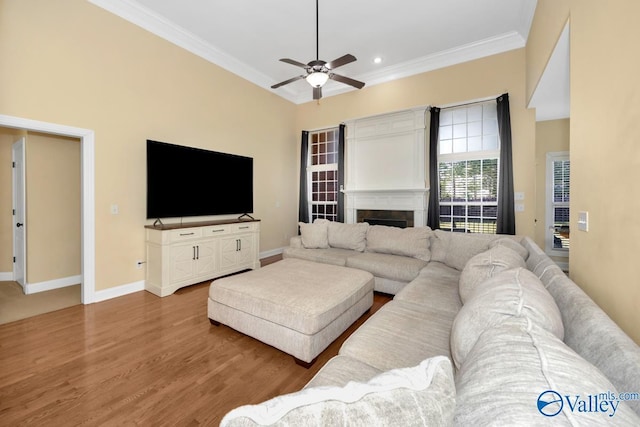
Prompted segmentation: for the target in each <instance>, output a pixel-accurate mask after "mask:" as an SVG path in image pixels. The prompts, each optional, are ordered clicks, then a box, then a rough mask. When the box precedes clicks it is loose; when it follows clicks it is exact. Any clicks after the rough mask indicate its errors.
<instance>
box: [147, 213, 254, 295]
mask: <svg viewBox="0 0 640 427" xmlns="http://www.w3.org/2000/svg"><path fill="white" fill-rule="evenodd" d="M145 229H146V239H147V274H146V280H145V289H146V290H147V291H149V292H151V293H154V294H156V295H158V296H160V297H164V296H167V295H171V294H172V293H174V292H175V291H176V290H177V289H180V288H182V287H184V286H188V285H193V284H194V283H199V282H203V281H205V280H210V279H214V278H216V277H220V276H224V275H227V274H231V273H236V272H238V271H242V270H246V269H257V268H260V259H259V255H258V254H259V246H260V244H259V243H260V221H259V220H222V221H207V222H194V223H187V224H166V225H164V224H163V225H158V226H153V225H147V226H145Z"/></svg>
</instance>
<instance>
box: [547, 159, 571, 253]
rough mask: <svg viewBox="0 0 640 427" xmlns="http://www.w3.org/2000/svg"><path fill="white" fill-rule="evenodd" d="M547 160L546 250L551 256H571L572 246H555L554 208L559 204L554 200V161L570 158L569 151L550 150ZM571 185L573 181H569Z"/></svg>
mask: <svg viewBox="0 0 640 427" xmlns="http://www.w3.org/2000/svg"><path fill="white" fill-rule="evenodd" d="M546 157H547V161H546V171H545V177H546V178H545V181H546V182H545V187H546V192H545V206H544V209H545V223H544V246H545V252H546V253H547V255H549V256H554V257H560V258H569V251H570V247H569V248H567V249H556V248H554V247H553V231H552V230H553V222H554V221H553V219H554V211H553V208H554V207H555V206H557V204H556V203H555V202H554V201H553V193H554V192H553V182H554V176H553V163H554V162H557V161H565V160H570V157H569V152H568V151H550V152H548V153H547V156H546ZM569 187H571V182H569ZM566 205H567V207H568V206H569V202H567V203H566ZM569 215H571V210H569Z"/></svg>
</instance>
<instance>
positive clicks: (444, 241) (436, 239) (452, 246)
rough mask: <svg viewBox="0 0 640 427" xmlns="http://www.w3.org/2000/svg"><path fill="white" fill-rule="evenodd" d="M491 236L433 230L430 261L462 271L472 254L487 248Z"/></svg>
mask: <svg viewBox="0 0 640 427" xmlns="http://www.w3.org/2000/svg"><path fill="white" fill-rule="evenodd" d="M490 241H491V237H488V236H486V235H482V234H466V233H453V232H451V231H442V230H435V232H434V234H433V238H432V242H431V253H432V256H431V261H438V262H441V263H444V264H446V265H448V266H449V267H451V268H455V269H456V270H459V271H462V269H463V268H464V266H465V265H466V264H467V261H469V260H470V259H471V258H472V257H473V256H474V255H477V254H479V253H480V252H484V251H486V250H487V249H489V242H490Z"/></svg>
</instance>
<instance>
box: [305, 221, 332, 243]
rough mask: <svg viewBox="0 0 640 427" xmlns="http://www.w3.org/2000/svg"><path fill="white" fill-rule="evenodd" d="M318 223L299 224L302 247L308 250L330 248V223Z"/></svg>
mask: <svg viewBox="0 0 640 427" xmlns="http://www.w3.org/2000/svg"><path fill="white" fill-rule="evenodd" d="M328 222H329V221H327V222H324V221H317V220H316V222H314V223H313V224H307V223H305V222H299V223H298V225H299V226H300V235H301V236H302V246H304V247H305V248H307V249H326V248H328V247H329V233H328V230H329V227H328V224H327V223H328Z"/></svg>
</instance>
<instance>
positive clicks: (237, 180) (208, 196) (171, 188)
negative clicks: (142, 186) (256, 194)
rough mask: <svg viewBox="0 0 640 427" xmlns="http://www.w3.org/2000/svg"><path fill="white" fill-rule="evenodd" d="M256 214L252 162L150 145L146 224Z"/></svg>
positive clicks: (221, 154)
mask: <svg viewBox="0 0 640 427" xmlns="http://www.w3.org/2000/svg"><path fill="white" fill-rule="evenodd" d="M251 212H253V158H251V157H244V156H237V155H234V154H227V153H220V152H217V151H210V150H203V149H200V148H193V147H186V146H182V145H175V144H169V143H166V142H159V141H152V140H147V219H160V218H173V217H187V216H189V217H191V216H205V215H228V214H241V215H242V214H249V213H251Z"/></svg>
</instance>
